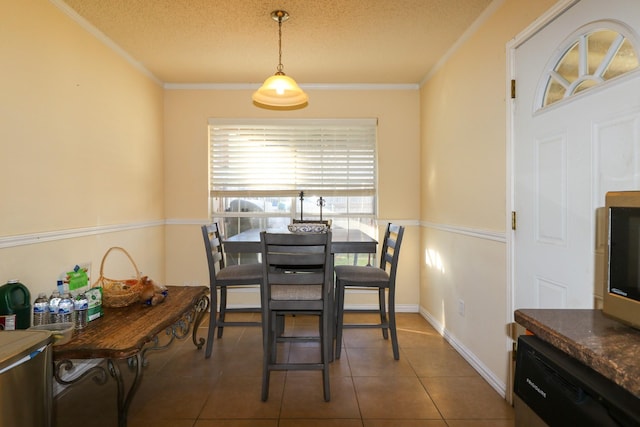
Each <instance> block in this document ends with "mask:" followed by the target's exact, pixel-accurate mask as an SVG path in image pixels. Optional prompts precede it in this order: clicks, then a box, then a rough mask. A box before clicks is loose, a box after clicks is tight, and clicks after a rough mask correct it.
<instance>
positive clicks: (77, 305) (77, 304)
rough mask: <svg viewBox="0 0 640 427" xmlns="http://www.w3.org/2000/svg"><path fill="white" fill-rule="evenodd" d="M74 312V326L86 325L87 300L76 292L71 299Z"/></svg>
mask: <svg viewBox="0 0 640 427" xmlns="http://www.w3.org/2000/svg"><path fill="white" fill-rule="evenodd" d="M73 304H74V307H73V309H74V313H75V319H76V320H75V328H76V329H84V328H85V327H86V326H87V315H88V312H89V300H88V299H87V297H86V296H85V295H84V294H78V295H77V296H76V298H75V300H74V301H73Z"/></svg>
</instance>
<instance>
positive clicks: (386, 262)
mask: <svg viewBox="0 0 640 427" xmlns="http://www.w3.org/2000/svg"><path fill="white" fill-rule="evenodd" d="M403 235H404V226H401V225H397V224H392V223H389V224H388V225H387V230H386V231H385V233H384V240H383V241H382V253H381V255H380V268H381V269H383V270H385V271H387V272H388V273H389V285H390V286H393V284H395V281H396V270H397V267H398V258H399V257H400V245H401V244H402V236H403Z"/></svg>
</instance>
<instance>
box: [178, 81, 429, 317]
mask: <svg viewBox="0 0 640 427" xmlns="http://www.w3.org/2000/svg"><path fill="white" fill-rule="evenodd" d="M308 93H309V98H310V103H309V106H308V107H307V108H305V109H302V110H296V111H287V112H282V111H275V112H274V111H269V110H263V109H259V108H256V107H255V106H254V105H253V104H252V103H251V91H250V90H204V89H203V90H178V89H174V90H167V91H166V95H165V117H166V120H165V137H166V142H165V197H166V199H165V212H166V217H167V221H168V222H169V225H168V226H167V231H166V233H167V280H168V281H169V282H175V283H180V284H193V283H207V270H206V260H205V255H204V251H203V243H202V237H201V234H200V229H199V226H200V224H203V223H205V222H207V221H208V218H209V206H208V191H209V189H208V182H209V181H208V159H209V157H208V153H209V151H208V133H207V123H208V119H209V118H229V117H232V118H233V117H238V118H268V117H278V118H282V117H285V118H299V117H307V118H310V117H312V118H363V117H374V118H377V119H378V166H379V176H378V180H379V182H378V184H379V201H378V205H379V218H380V227H381V229H383V228H384V227H385V226H386V221H399V222H401V223H404V224H406V225H408V227H407V228H408V229H407V231H406V232H405V235H406V237H405V239H406V241H405V243H404V244H403V254H402V260H401V266H400V270H399V271H400V272H399V275H400V279H399V280H401V283H403V286H402V289H401V290H400V291H399V292H398V304H399V305H412V306H414V307H417V304H418V300H419V295H418V293H419V283H418V280H417V278H418V275H419V265H418V261H417V253H418V242H419V229H418V227H417V224H418V222H417V220H418V218H419V215H420V201H419V194H420V144H419V121H418V120H419V112H418V110H419V91H418V89H411V88H408V89H404V88H402V89H399V90H377V91H376V90H322V91H320V90H315V91H314V90H309V91H308Z"/></svg>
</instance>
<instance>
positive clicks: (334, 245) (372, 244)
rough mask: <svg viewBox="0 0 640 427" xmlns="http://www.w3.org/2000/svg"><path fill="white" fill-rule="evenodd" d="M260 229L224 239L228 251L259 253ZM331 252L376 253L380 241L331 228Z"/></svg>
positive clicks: (361, 233)
mask: <svg viewBox="0 0 640 427" xmlns="http://www.w3.org/2000/svg"><path fill="white" fill-rule="evenodd" d="M261 231H262V230H260V229H259V228H253V229H250V230H247V231H243V232H242V233H238V234H236V235H235V236H231V237H229V238H226V239H224V240H223V241H222V244H223V246H224V248H225V251H226V252H244V253H258V252H260V251H261V250H262V249H261V247H260V232H261ZM267 231H268V232H270V233H288V232H289V231H288V230H286V229H285V230H281V229H273V230H272V229H269V230H267ZM331 240H332V241H331V253H334V254H337V253H343V254H344V253H361V254H362V253H370V254H374V253H376V248H377V246H378V241H377V240H375V239H374V238H373V237H371V236H369V235H368V234H366V233H363V232H362V231H360V230H346V229H342V228H336V229H332V230H331Z"/></svg>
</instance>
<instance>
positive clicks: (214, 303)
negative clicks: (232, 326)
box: [204, 289, 218, 359]
mask: <svg viewBox="0 0 640 427" xmlns="http://www.w3.org/2000/svg"><path fill="white" fill-rule="evenodd" d="M217 295H218V294H217V293H216V290H215V289H211V291H210V293H209V299H210V304H209V329H208V331H207V348H206V350H205V353H204V357H205V359H208V358H210V357H211V353H212V351H213V336H214V331H215V330H216V324H217V320H216V319H217V317H216V315H217V313H216V312H217V307H218V298H217Z"/></svg>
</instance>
